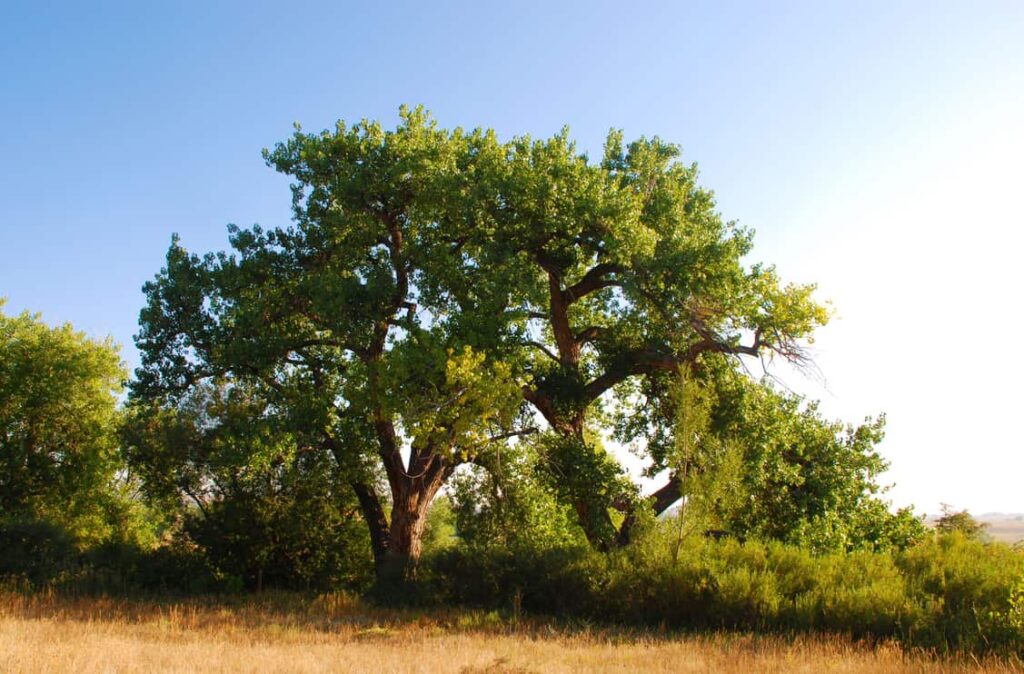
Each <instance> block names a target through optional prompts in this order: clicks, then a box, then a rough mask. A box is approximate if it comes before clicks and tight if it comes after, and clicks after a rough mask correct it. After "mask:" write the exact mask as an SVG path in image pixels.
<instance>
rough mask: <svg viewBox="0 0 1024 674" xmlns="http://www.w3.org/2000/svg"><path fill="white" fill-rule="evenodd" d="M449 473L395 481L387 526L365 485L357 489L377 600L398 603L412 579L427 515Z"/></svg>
mask: <svg viewBox="0 0 1024 674" xmlns="http://www.w3.org/2000/svg"><path fill="white" fill-rule="evenodd" d="M450 472H451V470H450V469H442V468H440V467H439V469H438V470H432V471H428V472H427V473H426V474H424V475H423V476H421V477H418V478H411V477H407V476H406V477H402V478H400V479H398V480H395V481H394V484H392V487H391V497H392V507H391V521H390V522H388V521H387V520H386V519H385V517H384V512H383V509H381V507H380V501H379V499H377V497H376V495H375V494H373V493H372V491H371V490H368V489H367V488H366V487H365V485H359V486H358V487H357V489H356V493H357V495H359V502H360V506H361V508H362V511H363V517H365V518H366V520H367V524H368V525H369V528H370V540H371V542H372V544H373V559H374V571H375V575H376V583H375V588H374V594H375V595H376V596H377V598H378V599H382V600H385V601H393V600H397V599H400V598H401V596H402V594H403V590H404V589H405V588H406V586H407V584H408V583H409V582H411V581H414V580H415V579H416V572H417V568H418V565H419V561H420V555H421V554H422V552H423V532H424V530H425V529H426V524H427V513H428V512H429V510H430V504H431V502H433V500H434V496H435V495H436V494H437V492H438V490H439V489H440V488H441V485H442V484H444V480H445V478H447V476H448V474H449V473H450Z"/></svg>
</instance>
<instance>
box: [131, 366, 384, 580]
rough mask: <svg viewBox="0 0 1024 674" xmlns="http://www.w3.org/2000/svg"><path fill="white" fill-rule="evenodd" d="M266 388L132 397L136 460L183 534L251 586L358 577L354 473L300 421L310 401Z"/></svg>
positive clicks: (366, 557)
mask: <svg viewBox="0 0 1024 674" xmlns="http://www.w3.org/2000/svg"><path fill="white" fill-rule="evenodd" d="M263 393H265V392H264V391H261V390H260V388H259V387H254V386H245V385H244V384H242V383H240V382H235V383H232V384H228V383H225V382H223V381H221V382H208V383H206V384H204V385H201V386H197V387H196V388H194V389H193V390H192V391H191V392H190V394H189V395H188V396H186V397H184V398H182V399H181V400H179V401H177V404H173V405H172V404H170V403H168V402H166V401H165V403H164V404H155V403H150V404H144V403H141V402H139V401H135V402H133V403H132V404H131V405H130V406H129V413H128V415H127V422H126V423H125V425H124V429H123V432H122V442H123V444H124V448H125V453H126V457H127V460H128V462H129V465H130V466H131V468H132V469H133V470H134V471H135V473H136V474H137V475H138V476H139V477H140V478H141V481H142V484H143V488H144V492H145V494H146V496H147V497H148V499H149V500H150V501H151V502H152V503H153V504H154V505H155V506H156V507H157V508H158V509H159V510H160V511H162V512H164V513H168V514H169V515H171V517H172V519H173V520H175V521H177V523H178V527H177V529H176V530H175V531H174V535H175V536H178V537H181V538H180V540H181V541H182V542H186V543H188V544H196V545H198V546H199V549H200V551H201V552H202V554H203V556H204V557H205V559H207V560H208V562H209V563H210V564H211V566H212V567H213V568H214V569H216V570H217V571H219V572H221V573H223V574H227V575H228V576H232V577H235V578H238V579H239V580H241V581H242V583H243V584H245V585H246V586H247V587H250V588H255V589H257V590H259V589H262V588H263V587H264V586H277V587H293V588H309V587H321V588H326V587H335V586H338V585H349V586H352V585H358V584H360V583H361V582H362V581H364V580H366V579H368V578H369V577H370V574H371V558H370V544H369V538H368V537H367V535H366V528H365V524H364V523H363V521H362V518H361V516H360V515H359V503H358V500H357V498H356V495H355V493H354V492H353V490H352V488H351V487H350V486H349V479H350V476H348V475H346V474H345V472H344V471H343V470H342V469H340V467H339V466H338V465H337V464H336V463H334V462H332V461H330V460H329V458H328V456H327V455H326V454H325V453H323V452H320V451H318V450H317V448H316V446H313V445H311V444H310V442H309V436H310V434H309V432H308V431H307V432H302V431H301V430H295V428H296V426H298V425H300V424H299V423H298V420H296V419H295V418H293V414H294V413H296V412H298V413H299V414H300V415H301V411H299V410H297V409H296V408H293V409H291V410H289V411H288V412H285V411H283V410H280V409H278V408H276V407H275V406H273V405H272V404H271V403H270V402H269V401H268V400H267V398H266V397H265V396H264V395H263ZM305 421H308V420H305Z"/></svg>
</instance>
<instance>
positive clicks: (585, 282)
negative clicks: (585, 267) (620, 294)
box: [565, 262, 622, 304]
mask: <svg viewBox="0 0 1024 674" xmlns="http://www.w3.org/2000/svg"><path fill="white" fill-rule="evenodd" d="M621 271H622V267H620V266H619V265H617V264H610V263H607V262H605V263H601V264H599V265H597V266H595V267H593V268H591V269H590V271H588V272H587V273H586V274H584V275H583V278H582V279H580V281H579V282H578V283H576V284H575V285H572V286H570V287H568V288H566V289H565V298H566V304H572V303H574V302H576V301H577V300H581V299H583V298H584V297H586V296H587V295H589V294H590V293H592V292H595V291H597V290H601V289H602V288H607V287H609V286H617V285H620V284H619V282H618V281H616V280H614V279H612V278H609V277H608V274H615V273H618V272H621Z"/></svg>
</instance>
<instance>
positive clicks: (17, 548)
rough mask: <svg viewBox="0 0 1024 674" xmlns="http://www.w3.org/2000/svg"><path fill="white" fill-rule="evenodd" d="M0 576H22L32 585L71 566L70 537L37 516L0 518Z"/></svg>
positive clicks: (47, 580) (73, 561) (73, 558)
mask: <svg viewBox="0 0 1024 674" xmlns="http://www.w3.org/2000/svg"><path fill="white" fill-rule="evenodd" d="M0 550H2V551H3V554H0V579H18V580H25V581H28V583H29V584H30V585H32V586H34V587H40V586H42V585H46V584H48V583H51V582H53V581H54V580H56V579H57V578H59V577H60V576H61V575H63V574H65V573H67V572H69V571H71V570H72V569H73V568H75V566H76V564H77V561H78V556H77V552H76V550H75V546H74V544H73V541H72V539H71V537H70V536H69V535H68V534H67V533H66V532H65V531H64V530H63V529H62V528H60V527H58V526H56V525H54V524H51V523H49V522H44V521H40V520H13V521H7V522H0Z"/></svg>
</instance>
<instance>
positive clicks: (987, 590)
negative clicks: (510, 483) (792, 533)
mask: <svg viewBox="0 0 1024 674" xmlns="http://www.w3.org/2000/svg"><path fill="white" fill-rule="evenodd" d="M424 568H425V569H426V570H427V571H426V573H425V577H428V578H429V583H430V587H431V591H430V596H432V597H433V599H434V600H435V601H444V602H450V603H457V604H467V605H472V606H476V607H486V608H504V609H513V610H518V609H519V608H522V609H524V610H526V611H529V612H533V613H537V614H546V615H553V616H559V617H563V618H571V619H583V620H587V621H598V622H606V623H619V624H627V625H637V626H640V625H647V626H657V627H663V628H668V629H685V630H694V629H698V630H699V629H722V628H725V629H741V630H757V631H767V632H810V631H819V632H830V633H842V634H848V635H850V636H852V637H854V638H858V639H865V638H866V639H897V640H899V641H901V642H902V643H903V644H904V645H906V646H908V647H924V648H928V649H933V650H937V651H942V652H952V651H959V652H970V653H986V652H998V653H1004V654H1009V653H1017V654H1021V653H1024V554H1022V553H1021V552H1020V551H1015V550H1013V549H1011V548H1009V547H1008V546H1005V545H1002V544H996V543H990V544H986V543H982V542H980V541H977V540H971V539H968V538H966V537H964V536H962V535H958V534H953V535H948V536H939V537H934V538H931V539H928V540H925V541H923V542H921V543H919V544H918V545H916V546H914V547H912V548H909V549H908V550H906V551H904V552H890V551H870V550H859V551H853V552H841V551H836V552H829V553H826V554H820V555H814V554H812V553H811V552H810V551H808V550H807V549H805V548H800V547H797V546H793V545H787V544H783V543H779V542H768V543H763V542H759V541H748V542H740V541H737V540H734V539H725V540H720V541H716V540H708V539H704V538H702V537H689V538H685V539H683V540H678V539H674V538H673V532H672V531H669V530H668V527H655V528H653V530H651V531H648V532H646V533H645V534H644V535H643V536H641V537H640V538H639V539H638V540H636V541H635V542H634V543H633V544H632V545H630V546H628V547H626V548H624V549H622V550H617V551H614V552H612V553H608V554H602V553H598V552H594V551H593V550H591V549H589V548H587V547H579V546H577V547H571V548H561V549H548V550H544V551H537V550H531V549H529V548H526V549H518V550H514V549H509V548H498V547H495V548H480V547H475V548H472V549H469V548H467V547H466V546H455V547H451V548H448V549H446V550H444V551H443V553H440V554H436V555H432V556H430V557H428V558H427V559H426V560H425V561H424Z"/></svg>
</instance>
